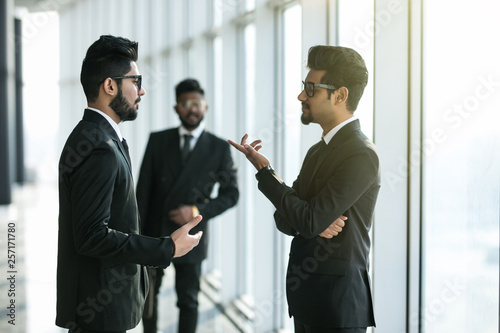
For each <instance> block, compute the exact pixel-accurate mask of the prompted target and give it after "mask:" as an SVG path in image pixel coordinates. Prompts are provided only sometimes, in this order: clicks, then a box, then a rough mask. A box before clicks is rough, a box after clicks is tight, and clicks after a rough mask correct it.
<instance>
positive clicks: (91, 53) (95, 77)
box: [80, 35, 138, 102]
mask: <svg viewBox="0 0 500 333" xmlns="http://www.w3.org/2000/svg"><path fill="white" fill-rule="evenodd" d="M137 47H138V43H137V42H132V41H130V40H128V39H126V38H123V37H115V36H111V35H106V36H101V37H100V38H99V39H98V40H97V41H95V42H94V43H93V44H92V45H91V46H90V47H89V49H88V50H87V54H86V55H85V59H83V64H82V72H81V73H80V82H81V84H82V86H83V91H84V92H85V96H86V97H87V101H89V102H93V101H95V100H96V99H97V97H98V96H99V86H100V83H102V82H103V81H104V80H105V79H106V78H108V77H113V76H123V75H125V74H126V73H128V72H129V71H130V68H131V66H130V63H131V62H132V61H137V56H138V53H137ZM118 84H120V83H118Z"/></svg>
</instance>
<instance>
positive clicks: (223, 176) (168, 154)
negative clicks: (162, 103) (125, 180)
mask: <svg viewBox="0 0 500 333" xmlns="http://www.w3.org/2000/svg"><path fill="white" fill-rule="evenodd" d="M216 183H219V189H218V195H217V197H215V198H211V197H210V195H211V193H212V189H213V188H214V186H215V184H216ZM238 197H239V192H238V187H237V181H236V168H235V166H234V163H233V160H232V158H231V152H230V149H229V144H228V143H227V142H226V141H225V140H222V139H220V138H218V137H216V136H215V135H213V134H211V133H209V132H207V131H203V133H202V134H201V135H200V137H199V138H198V141H197V142H196V146H195V147H194V148H193V150H192V152H191V154H190V155H189V159H188V160H187V162H186V165H185V166H183V165H182V159H181V151H180V139H179V129H178V128H171V129H168V130H164V131H161V132H156V133H152V134H151V135H150V138H149V142H148V145H147V147H146V152H145V154H144V159H143V162H142V165H141V170H140V174H139V180H138V181H137V202H138V204H139V213H140V216H141V222H142V226H141V227H142V231H143V232H144V234H145V235H150V236H155V237H159V236H166V235H170V234H171V233H172V232H173V231H175V230H176V229H177V228H178V227H179V226H178V225H177V224H176V223H174V222H172V221H170V219H169V218H168V212H169V211H170V210H172V209H175V208H178V207H179V206H180V205H196V206H197V207H198V210H199V211H200V215H202V216H203V220H202V221H201V222H200V224H199V225H198V226H196V227H195V228H193V230H192V232H191V233H196V232H198V231H199V230H202V231H203V237H202V238H201V241H200V244H199V245H198V246H197V247H196V248H194V249H193V250H192V251H191V252H189V253H188V254H187V255H185V256H183V257H181V258H176V259H175V260H174V262H177V263H197V262H201V261H202V260H203V259H205V258H206V257H207V247H208V230H207V229H208V228H207V222H208V221H209V220H210V219H211V218H212V217H215V216H217V215H219V214H221V213H222V212H224V211H225V210H227V209H228V208H230V207H232V206H234V205H235V204H236V202H237V201H238Z"/></svg>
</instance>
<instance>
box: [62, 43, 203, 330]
mask: <svg viewBox="0 0 500 333" xmlns="http://www.w3.org/2000/svg"><path fill="white" fill-rule="evenodd" d="M137 58H138V43H137V42H133V41H130V40H128V39H126V38H123V37H115V36H110V35H106V36H101V37H100V38H99V40H97V41H95V42H94V43H93V44H92V45H91V46H90V47H89V49H88V50H87V53H86V55H85V58H84V60H83V63H82V69H81V74H80V81H81V83H82V86H83V90H84V92H85V97H86V98H87V104H88V106H87V108H86V109H85V111H84V112H83V117H82V120H81V121H80V122H79V123H78V124H77V125H76V126H75V128H74V129H73V131H72V132H71V134H70V135H69V137H68V139H67V141H66V143H65V145H64V148H63V151H62V153H61V158H60V160H59V236H58V257H57V317H56V325H57V326H60V327H64V328H67V329H69V333H106V332H114V333H122V332H125V331H126V330H128V329H132V328H134V327H135V326H137V324H138V323H139V321H140V320H141V317H142V313H143V309H144V301H145V298H146V295H147V292H148V287H147V286H148V277H147V273H146V268H145V267H144V266H157V267H167V266H168V265H170V262H171V260H172V259H173V258H174V257H179V256H182V255H184V254H186V253H187V252H189V251H190V250H191V249H192V248H193V247H195V246H196V245H197V244H198V242H199V240H200V237H201V234H202V233H201V232H200V233H198V234H196V235H190V234H189V231H190V230H191V229H192V228H193V227H194V226H196V225H197V224H198V223H199V222H200V221H201V217H200V216H197V217H195V218H192V219H191V221H190V222H189V223H187V224H186V225H185V226H184V227H183V228H181V229H179V230H177V231H176V232H175V233H172V234H171V235H169V236H170V237H162V238H152V237H146V236H143V235H140V232H139V229H140V226H139V213H138V208H137V202H136V200H135V192H134V180H133V178H132V164H131V160H130V155H129V151H128V144H127V141H126V140H125V139H124V138H123V137H122V135H121V131H120V128H119V126H118V124H120V123H121V122H123V121H127V120H134V119H135V118H136V117H137V112H138V109H139V102H140V101H141V97H142V96H144V95H145V94H146V90H145V89H144V87H142V85H141V83H142V77H141V75H140V74H139V69H138V67H137V63H136V61H137Z"/></svg>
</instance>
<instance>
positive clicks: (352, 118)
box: [322, 116, 358, 144]
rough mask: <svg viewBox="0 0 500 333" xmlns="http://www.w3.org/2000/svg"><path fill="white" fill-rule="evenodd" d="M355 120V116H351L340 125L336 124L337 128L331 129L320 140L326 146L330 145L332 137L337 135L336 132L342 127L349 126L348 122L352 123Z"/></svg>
mask: <svg viewBox="0 0 500 333" xmlns="http://www.w3.org/2000/svg"><path fill="white" fill-rule="evenodd" d="M356 119H358V118H357V117H356V116H352V117H350V118H349V119H347V120H344V121H343V122H341V123H340V124H338V125H337V126H335V127H334V128H332V129H331V130H330V131H329V132H328V133H326V135H325V136H323V137H322V139H323V140H324V141H325V143H326V144H328V143H330V141H331V140H332V138H333V137H334V135H335V134H337V132H338V131H339V130H340V129H341V128H342V127H344V126H345V125H347V124H349V123H350V122H352V121H354V120H356Z"/></svg>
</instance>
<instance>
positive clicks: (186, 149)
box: [181, 134, 193, 164]
mask: <svg viewBox="0 0 500 333" xmlns="http://www.w3.org/2000/svg"><path fill="white" fill-rule="evenodd" d="M192 138H193V136H192V135H191V134H184V146H183V147H182V151H181V154H182V163H183V164H186V161H187V159H188V157H189V152H190V151H191V145H190V143H191V139H192Z"/></svg>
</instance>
